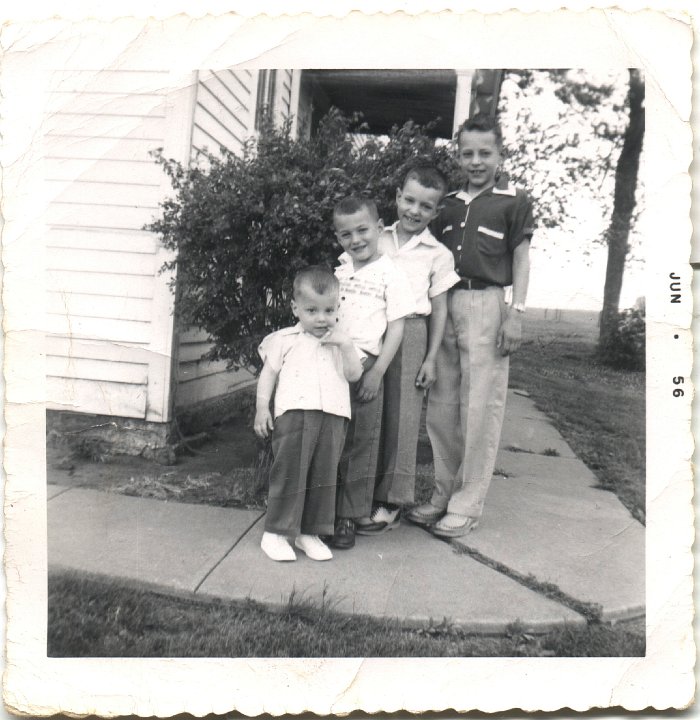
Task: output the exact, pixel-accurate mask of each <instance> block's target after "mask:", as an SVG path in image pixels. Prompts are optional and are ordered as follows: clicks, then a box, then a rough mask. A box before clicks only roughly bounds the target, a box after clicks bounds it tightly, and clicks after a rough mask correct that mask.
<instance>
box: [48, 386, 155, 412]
mask: <svg viewBox="0 0 700 720" xmlns="http://www.w3.org/2000/svg"><path fill="white" fill-rule="evenodd" d="M46 389H47V395H48V397H49V398H50V400H49V401H48V402H47V404H46V406H47V408H49V409H50V410H72V411H74V412H82V413H96V414H100V415H118V416H123V417H136V418H142V417H144V415H145V414H146V387H145V386H139V385H131V384H128V383H118V382H99V381H94V380H78V379H68V378H56V377H47V379H46Z"/></svg>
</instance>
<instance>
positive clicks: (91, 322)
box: [43, 69, 189, 419]
mask: <svg viewBox="0 0 700 720" xmlns="http://www.w3.org/2000/svg"><path fill="white" fill-rule="evenodd" d="M170 79H171V73H170V72H169V71H167V70H165V71H153V72H151V71H138V70H136V71H131V70H129V71H127V70H122V69H120V70H103V71H98V72H94V71H90V70H84V71H76V70H69V71H68V70H67V71H57V72H55V73H53V74H52V79H51V83H52V85H51V86H52V90H53V92H51V93H50V96H49V100H48V106H49V110H48V113H47V116H46V118H45V123H44V127H45V131H46V135H45V137H44V138H43V143H44V144H43V147H44V156H45V160H44V176H45V178H46V180H47V182H46V186H45V190H46V191H47V194H48V197H49V199H50V203H49V206H48V210H47V213H46V216H45V223H46V227H47V230H46V254H45V260H46V281H47V290H48V292H47V316H46V317H47V319H46V324H47V331H48V339H47V373H48V388H49V407H54V408H56V407H61V408H64V409H71V410H76V411H79V412H88V413H100V414H107V415H119V416H126V417H135V418H144V419H158V418H162V417H164V416H165V415H166V414H167V404H164V403H163V402H162V400H160V401H158V402H157V403H156V407H154V408H153V409H152V408H151V402H150V401H149V397H150V394H151V392H152V389H153V387H156V386H160V387H161V388H162V383H163V373H162V367H163V366H167V365H168V364H169V359H168V358H167V357H166V356H165V354H164V350H163V348H164V347H165V345H164V344H163V341H162V337H163V334H164V333H165V334H167V333H169V332H171V331H170V329H169V328H168V324H169V323H168V311H167V310H166V311H165V313H164V302H166V304H167V301H168V298H169V290H168V289H167V287H166V285H167V278H166V277H164V276H162V275H160V267H161V265H162V264H163V261H164V256H163V255H162V251H161V250H160V244H159V242H158V239H157V238H156V237H155V236H154V235H153V234H152V233H149V232H147V231H145V230H144V229H143V228H144V225H145V224H147V223H150V222H152V221H153V220H154V219H155V218H156V217H157V216H158V215H159V209H158V206H159V203H160V202H161V201H162V199H163V197H164V195H165V193H166V188H167V185H168V183H167V180H166V179H165V175H164V173H163V171H162V169H161V167H160V166H158V165H157V164H156V163H155V161H154V160H153V157H152V156H151V154H150V153H151V152H152V151H154V150H155V149H157V148H159V147H165V148H166V151H167V149H168V138H169V137H171V141H170V142H171V144H170V150H171V152H170V154H169V157H172V156H174V155H175V156H177V155H178V150H177V148H176V147H174V146H173V144H172V142H173V138H175V135H172V136H168V132H169V131H168V128H169V127H170V125H169V123H171V120H172V113H175V112H177V111H178V108H176V107H172V106H173V103H172V102H171V101H170V99H169V98H170V96H169V95H168V92H169V81H170ZM169 103H170V104H169ZM177 103H178V99H175V100H174V105H177ZM168 108H170V109H168ZM180 110H181V108H180ZM169 113H171V114H169ZM184 113H185V116H186V115H187V110H186V109H185V111H184ZM177 121H178V122H180V120H179V119H178V120H177ZM188 137H189V135H188ZM177 142H180V143H181V144H182V147H181V148H180V149H179V155H180V157H181V158H183V159H184V158H186V157H187V156H188V153H189V143H188V142H183V141H182V140H181V139H180V140H177ZM164 315H165V323H163V316H164ZM170 324H171V323H170ZM161 326H162V327H161ZM166 345H167V344H166ZM154 368H155V369H156V370H155V375H154ZM152 375H153V376H154V377H151V376H152ZM158 393H161V390H158Z"/></svg>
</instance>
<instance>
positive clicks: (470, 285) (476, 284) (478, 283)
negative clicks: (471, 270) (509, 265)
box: [452, 277, 496, 290]
mask: <svg viewBox="0 0 700 720" xmlns="http://www.w3.org/2000/svg"><path fill="white" fill-rule="evenodd" d="M495 286H496V283H491V282H486V281H485V280H479V278H464V277H463V278H462V279H461V280H460V281H459V282H458V283H457V284H456V285H453V286H452V289H453V290H485V289H486V288H489V287H495Z"/></svg>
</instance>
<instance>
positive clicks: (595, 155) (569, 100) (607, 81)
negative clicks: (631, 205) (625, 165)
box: [499, 70, 627, 242]
mask: <svg viewBox="0 0 700 720" xmlns="http://www.w3.org/2000/svg"><path fill="white" fill-rule="evenodd" d="M625 90H626V87H625V85H624V82H623V81H622V79H621V78H620V77H619V76H616V75H608V74H602V75H594V74H591V73H586V72H584V71H572V70H510V71H507V72H506V73H505V76H504V81H503V84H502V87H501V97H500V104H499V117H500V121H501V125H502V126H503V130H504V140H505V151H506V163H505V166H506V169H507V171H508V173H509V175H510V177H511V178H512V179H513V180H514V181H515V182H516V183H517V184H520V185H522V186H523V187H525V188H527V189H528V191H529V192H530V193H531V194H532V196H533V199H534V201H535V209H536V213H537V220H538V225H539V227H542V228H559V229H565V230H569V231H570V232H571V233H572V235H575V234H577V233H578V234H579V240H581V238H580V232H579V226H580V223H579V222H578V215H579V210H578V207H583V206H584V202H585V201H590V202H589V203H588V206H589V207H596V206H597V209H598V212H599V213H600V216H601V219H603V220H605V218H608V217H609V216H610V212H611V210H612V197H613V193H614V172H615V166H616V164H617V158H618V155H619V153H620V149H621V146H622V136H623V133H624V129H625V126H626V123H627V114H626V98H625ZM603 225H604V222H603ZM596 239H597V240H598V241H601V242H602V240H603V237H602V232H601V233H600V235H599V236H598V237H597V238H596Z"/></svg>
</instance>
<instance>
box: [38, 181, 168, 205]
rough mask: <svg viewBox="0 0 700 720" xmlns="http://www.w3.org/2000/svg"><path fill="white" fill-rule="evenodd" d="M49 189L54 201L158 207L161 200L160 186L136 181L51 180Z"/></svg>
mask: <svg viewBox="0 0 700 720" xmlns="http://www.w3.org/2000/svg"><path fill="white" fill-rule="evenodd" d="M46 187H47V191H48V192H49V193H51V194H52V195H54V202H61V203H76V204H81V205H82V204H85V205H120V206H121V205H127V206H134V207H135V206H139V205H142V206H144V207H147V208H157V207H158V203H159V202H160V200H161V191H160V188H159V187H158V186H155V187H154V186H153V185H141V184H136V183H126V182H120V183H107V182H99V183H96V182H92V181H83V180H74V181H73V182H67V181H65V180H49V181H47V183H46Z"/></svg>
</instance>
